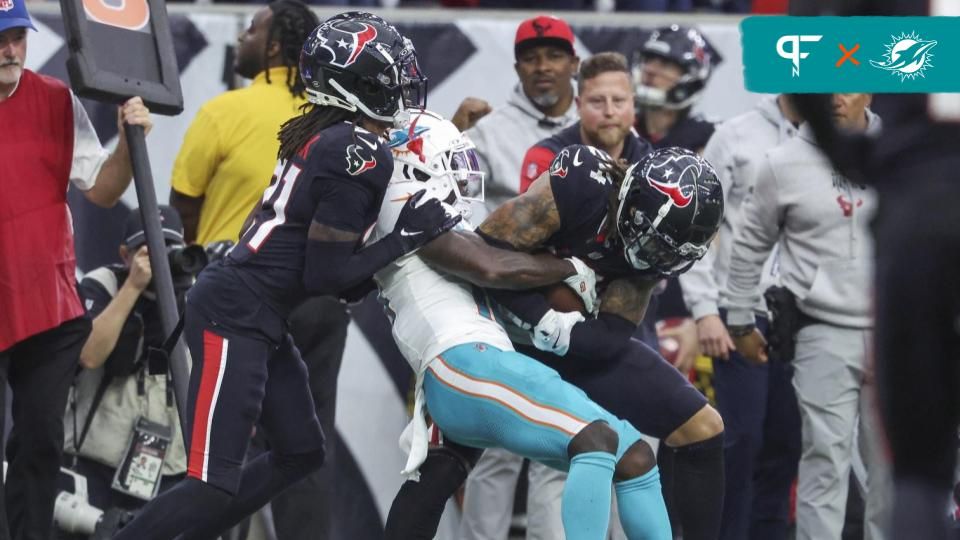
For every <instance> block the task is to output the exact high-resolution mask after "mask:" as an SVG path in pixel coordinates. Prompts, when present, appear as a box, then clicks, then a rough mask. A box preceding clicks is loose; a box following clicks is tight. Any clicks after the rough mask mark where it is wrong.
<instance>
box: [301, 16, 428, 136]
mask: <svg viewBox="0 0 960 540" xmlns="http://www.w3.org/2000/svg"><path fill="white" fill-rule="evenodd" d="M300 75H301V77H302V78H303V82H304V85H305V86H306V94H307V100H308V101H310V102H311V103H314V104H316V105H322V106H332V107H339V108H341V109H346V110H348V111H358V112H361V113H363V114H364V115H365V116H367V117H369V118H372V119H374V120H378V121H381V122H385V123H391V124H394V125H403V124H404V123H405V120H406V119H407V118H408V117H409V115H408V114H407V112H406V111H408V110H409V109H414V108H423V107H424V106H425V105H426V100H427V79H426V77H425V76H423V73H422V71H421V70H420V66H419V64H418V63H417V55H416V50H415V49H414V47H413V43H412V42H411V41H410V40H409V39H407V38H405V37H403V36H401V35H400V33H399V32H397V30H396V29H395V28H394V27H393V26H391V25H390V24H389V23H387V22H386V21H384V20H383V19H381V18H380V17H377V16H375V15H371V14H369V13H360V12H351V13H343V14H340V15H336V16H334V17H331V18H330V19H327V20H326V21H324V22H323V24H321V25H320V26H318V27H317V28H316V29H314V31H313V32H312V33H311V34H310V37H309V38H307V41H306V42H305V43H304V45H303V50H302V51H301V53H300Z"/></svg>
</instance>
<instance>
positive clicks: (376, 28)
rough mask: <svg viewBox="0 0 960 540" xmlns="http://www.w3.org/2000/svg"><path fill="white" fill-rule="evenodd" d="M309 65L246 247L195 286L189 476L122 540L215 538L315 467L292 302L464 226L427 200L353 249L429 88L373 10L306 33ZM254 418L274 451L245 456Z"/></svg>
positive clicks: (312, 419) (317, 443)
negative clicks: (389, 133) (299, 110)
mask: <svg viewBox="0 0 960 540" xmlns="http://www.w3.org/2000/svg"><path fill="white" fill-rule="evenodd" d="M300 72H301V76H302V77H303V80H304V83H305V85H306V93H307V95H308V100H309V102H310V104H309V105H307V106H306V107H305V111H304V113H303V114H302V115H301V116H298V117H296V118H294V119H291V120H290V121H288V122H287V123H286V124H284V125H283V127H282V128H281V131H280V135H279V138H280V141H281V144H280V152H279V161H278V162H277V166H276V169H275V170H274V175H273V179H272V181H271V184H270V186H269V187H268V188H267V190H266V191H265V192H264V194H263V199H262V201H261V202H260V203H259V204H258V205H257V207H256V208H255V209H254V212H253V213H252V214H251V217H250V218H248V220H247V224H246V226H245V227H244V232H243V234H242V235H241V238H240V241H239V243H238V244H237V246H236V247H235V248H234V249H233V250H232V251H231V252H230V253H229V254H228V255H227V257H226V258H225V260H224V261H223V263H222V264H214V265H212V266H211V267H209V268H208V269H206V270H205V271H204V272H203V273H202V274H201V275H200V277H199V280H198V281H197V283H196V285H195V286H194V287H193V289H192V290H191V291H190V293H189V295H188V300H187V307H186V313H185V337H186V341H187V344H188V346H189V348H190V352H191V356H192V359H193V368H192V372H191V378H190V385H189V397H188V411H187V414H186V418H187V422H188V427H187V429H186V430H185V439H187V446H188V448H189V452H188V454H189V455H188V464H187V478H186V479H185V480H183V481H182V482H181V483H180V484H178V485H177V486H176V487H174V488H173V489H171V490H170V491H168V492H166V493H165V494H164V495H162V496H160V497H158V498H157V499H155V500H154V501H152V502H151V503H150V504H148V505H147V507H146V508H145V509H144V511H143V513H142V514H140V516H138V517H137V519H135V520H134V521H133V522H131V523H130V524H129V525H127V526H126V527H124V528H123V529H122V530H121V531H120V532H119V533H118V534H117V536H116V538H120V539H135V540H144V539H156V540H168V539H172V538H174V537H175V536H177V535H178V534H181V533H182V536H179V537H178V538H182V539H198V540H199V539H209V538H213V537H216V536H217V535H218V534H219V533H220V532H221V531H223V530H225V529H227V528H229V527H230V526H232V525H233V524H235V523H236V522H238V521H239V520H240V519H242V518H243V517H244V516H246V515H248V514H250V513H252V512H253V511H255V510H256V509H258V508H260V507H261V506H263V505H264V504H265V503H266V502H267V501H269V500H270V499H271V498H272V497H273V496H274V495H276V494H277V493H279V492H280V491H282V490H283V489H285V488H286V487H287V486H289V485H290V484H292V483H293V482H295V481H297V480H299V479H300V478H302V477H303V476H304V475H306V474H307V473H309V472H311V471H313V470H315V469H316V468H318V467H319V466H320V465H321V464H322V463H323V458H324V446H323V444H324V437H323V432H322V430H321V429H320V424H319V422H318V420H317V417H316V413H315V410H314V404H313V401H312V398H311V394H310V389H309V386H308V378H307V370H306V367H305V365H304V364H303V361H302V360H301V359H300V355H299V352H298V351H297V349H296V347H295V346H294V345H293V341H292V339H291V338H290V335H289V333H288V331H287V328H286V324H285V321H286V320H287V318H288V315H289V312H290V310H291V309H292V308H293V306H294V305H295V304H296V303H297V302H299V301H300V300H301V299H302V298H303V296H304V295H306V294H340V293H343V292H344V291H347V290H348V289H351V288H353V287H357V286H362V285H363V284H364V282H367V281H369V279H370V277H371V276H372V275H373V274H374V272H376V271H377V270H380V269H381V268H383V267H384V266H385V265H387V264H388V263H390V262H391V261H393V260H394V259H396V258H397V257H400V256H402V255H404V254H405V253H409V252H411V251H413V250H415V249H417V248H419V247H420V246H422V245H425V244H426V243H428V242H429V241H430V240H432V239H433V238H435V237H436V236H438V235H439V234H442V233H443V232H445V231H447V230H449V229H450V228H451V227H453V226H454V225H455V224H456V223H457V222H458V221H459V216H457V217H455V218H454V217H450V216H449V215H447V213H446V212H445V211H444V210H443V209H442V207H441V206H440V204H439V202H437V201H428V202H426V203H424V204H422V205H419V206H418V205H417V203H418V201H419V199H420V196H421V195H422V193H419V194H417V195H415V196H413V197H411V198H410V199H409V201H407V203H406V204H405V205H404V207H403V208H402V210H401V211H400V214H399V219H398V221H397V224H396V227H395V228H394V230H393V232H391V233H389V234H387V235H385V236H384V237H383V238H382V239H381V240H380V241H378V242H376V243H375V244H372V245H370V246H368V247H364V248H362V249H361V247H360V246H361V242H362V239H363V238H362V237H363V235H364V233H365V231H367V230H368V229H369V228H370V227H371V226H372V225H373V223H374V221H375V220H376V216H377V213H378V212H379V209H380V203H381V201H382V199H383V195H384V191H385V189H386V186H387V183H388V182H389V180H390V176H391V174H392V172H393V158H392V156H391V153H390V150H389V149H388V148H387V146H386V144H385V142H383V141H382V140H381V136H382V135H384V134H385V132H386V130H387V129H388V128H389V127H391V126H393V125H397V124H402V123H403V121H404V116H405V113H406V111H407V110H408V109H409V108H410V107H421V106H422V105H423V102H424V100H425V97H426V96H425V91H426V85H425V83H426V80H425V79H424V78H423V77H422V76H421V74H420V72H419V68H418V66H417V62H416V53H415V51H414V49H413V46H412V45H411V44H410V41H409V40H407V39H405V38H404V37H403V36H401V35H400V34H399V33H398V32H397V31H396V29H394V28H393V27H392V26H390V25H389V24H388V23H387V22H386V21H384V20H383V19H381V18H379V17H376V16H373V15H370V14H366V13H346V14H342V15H337V16H335V17H333V18H331V19H328V20H327V21H326V22H324V23H323V24H321V25H320V26H319V27H317V28H316V29H315V30H314V31H313V33H312V34H311V35H310V37H309V38H308V39H307V41H306V43H305V44H304V46H303V52H302V54H301V58H300ZM257 424H259V427H260V428H262V429H263V430H264V431H265V432H266V434H267V438H268V440H269V442H270V448H271V450H270V451H268V452H267V453H265V454H263V455H261V456H259V457H258V458H256V459H254V460H252V461H250V462H247V463H244V456H245V455H246V449H247V445H248V441H249V439H250V435H251V433H252V432H253V429H254V426H255V425H257Z"/></svg>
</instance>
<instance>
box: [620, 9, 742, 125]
mask: <svg viewBox="0 0 960 540" xmlns="http://www.w3.org/2000/svg"><path fill="white" fill-rule="evenodd" d="M652 58H659V59H661V60H664V61H667V62H670V63H673V64H676V65H678V66H680V69H681V72H682V74H681V75H680V78H679V79H678V80H677V81H676V83H675V84H674V85H673V86H672V87H671V88H669V89H662V88H655V87H653V86H648V85H646V84H644V81H643V67H644V64H645V63H646V62H648V61H649V60H650V59H652ZM722 61H723V58H722V57H721V56H720V53H719V52H717V50H716V49H715V48H714V47H713V45H711V44H710V42H709V41H707V38H705V37H704V36H703V34H701V33H700V31H699V30H697V29H696V28H687V27H685V26H679V25H676V24H673V25H670V26H664V27H661V28H657V29H656V30H654V31H653V32H652V33H651V34H650V37H649V38H648V39H647V41H646V42H644V44H643V46H641V47H640V49H639V50H637V51H636V52H635V53H634V57H633V62H632V63H633V66H632V68H631V71H632V73H633V85H634V94H635V95H636V97H637V102H638V104H640V105H650V106H655V107H665V108H669V109H685V108H687V107H690V106H691V105H693V103H694V102H696V100H697V99H699V97H700V92H701V91H702V90H703V89H704V87H705V86H706V85H707V80H709V79H710V75H711V74H712V73H713V70H714V68H716V67H717V66H718V65H719V64H720V62H722Z"/></svg>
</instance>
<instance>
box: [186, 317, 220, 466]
mask: <svg viewBox="0 0 960 540" xmlns="http://www.w3.org/2000/svg"><path fill="white" fill-rule="evenodd" d="M223 342H224V339H223V338H222V337H220V336H218V335H216V334H214V333H213V332H210V331H209V330H204V331H203V372H202V373H201V374H200V390H199V391H198V392H197V404H196V407H195V409H194V411H193V432H192V434H191V436H190V459H189V461H188V463H187V476H192V477H194V478H198V479H200V480H203V481H206V478H205V476H204V474H203V461H204V457H205V456H206V454H207V453H208V452H209V451H210V449H209V448H208V447H207V434H208V433H209V432H210V425H209V420H210V408H211V407H213V406H215V404H214V403H213V395H214V393H215V392H216V390H217V377H218V376H219V374H220V364H221V362H222V361H223V360H222V357H223Z"/></svg>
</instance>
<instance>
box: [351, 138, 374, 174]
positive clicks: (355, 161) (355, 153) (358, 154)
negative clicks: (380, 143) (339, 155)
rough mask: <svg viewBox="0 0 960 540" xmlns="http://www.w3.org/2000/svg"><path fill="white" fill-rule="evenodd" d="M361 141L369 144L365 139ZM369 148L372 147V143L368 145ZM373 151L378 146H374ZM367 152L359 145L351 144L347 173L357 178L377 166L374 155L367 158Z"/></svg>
mask: <svg viewBox="0 0 960 540" xmlns="http://www.w3.org/2000/svg"><path fill="white" fill-rule="evenodd" d="M360 140H362V141H363V142H365V143H366V142H367V141H366V139H363V138H360ZM367 147H368V148H369V147H370V143H367ZM373 149H376V145H374V146H373ZM366 152H367V150H366V149H365V148H363V147H361V146H360V145H357V144H351V145H350V146H348V147H347V172H348V173H349V174H350V175H351V176H356V175H358V174H360V173H362V172H364V171H369V170H370V169H373V168H374V167H376V166H377V160H376V158H375V157H373V155H372V153H371V154H370V156H369V157H367V156H366V155H364V154H365V153H366Z"/></svg>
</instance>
